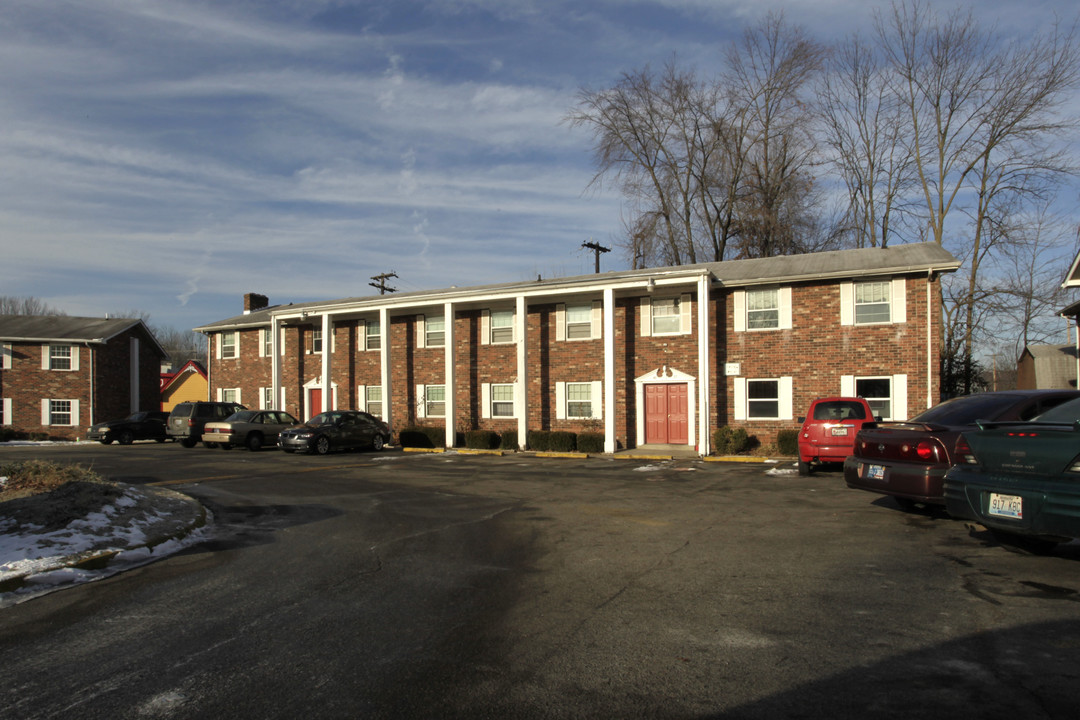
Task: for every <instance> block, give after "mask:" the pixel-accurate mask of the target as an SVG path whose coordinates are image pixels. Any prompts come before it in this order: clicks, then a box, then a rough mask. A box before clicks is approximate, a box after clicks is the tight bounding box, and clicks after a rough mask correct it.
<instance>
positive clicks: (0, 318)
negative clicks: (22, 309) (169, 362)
mask: <svg viewBox="0 0 1080 720" xmlns="http://www.w3.org/2000/svg"><path fill="white" fill-rule="evenodd" d="M135 325H141V326H142V328H143V330H144V331H145V333H146V335H147V337H149V338H150V339H151V340H153V342H154V345H155V346H156V347H157V348H158V350H159V351H160V352H161V355H162V356H167V353H166V352H165V350H164V349H163V348H162V347H161V345H160V344H158V342H157V339H156V338H154V335H153V333H151V332H150V330H149V328H147V327H146V324H145V323H144V322H143V321H142V320H139V319H132V318H88V317H70V316H68V315H0V340H7V341H25V342H50V341H57V340H63V341H68V342H78V343H103V342H106V341H108V340H109V339H110V338H113V337H115V336H117V335H119V334H120V333H122V332H124V331H125V330H128V329H129V328H131V327H133V326H135Z"/></svg>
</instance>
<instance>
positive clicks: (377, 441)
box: [371, 435, 383, 452]
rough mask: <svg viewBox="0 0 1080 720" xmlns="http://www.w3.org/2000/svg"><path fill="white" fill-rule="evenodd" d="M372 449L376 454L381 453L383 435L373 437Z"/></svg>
mask: <svg viewBox="0 0 1080 720" xmlns="http://www.w3.org/2000/svg"><path fill="white" fill-rule="evenodd" d="M371 449H372V450H374V451H375V452H379V451H380V450H382V449H383V439H382V435H376V436H375V437H373V438H372V439H371Z"/></svg>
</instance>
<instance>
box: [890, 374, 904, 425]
mask: <svg viewBox="0 0 1080 720" xmlns="http://www.w3.org/2000/svg"><path fill="white" fill-rule="evenodd" d="M892 414H893V416H892V417H891V418H889V419H891V420H907V419H908V411H907V375H893V377H892Z"/></svg>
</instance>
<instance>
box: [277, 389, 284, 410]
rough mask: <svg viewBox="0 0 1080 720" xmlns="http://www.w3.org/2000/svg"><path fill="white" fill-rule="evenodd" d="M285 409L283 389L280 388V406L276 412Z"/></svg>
mask: <svg viewBox="0 0 1080 720" xmlns="http://www.w3.org/2000/svg"><path fill="white" fill-rule="evenodd" d="M284 409H285V388H281V404H280V405H278V410H284Z"/></svg>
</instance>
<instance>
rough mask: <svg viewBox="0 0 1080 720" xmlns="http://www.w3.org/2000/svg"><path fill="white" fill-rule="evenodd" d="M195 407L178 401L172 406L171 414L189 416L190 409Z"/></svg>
mask: <svg viewBox="0 0 1080 720" xmlns="http://www.w3.org/2000/svg"><path fill="white" fill-rule="evenodd" d="M193 407H195V406H194V405H191V404H189V403H180V404H179V405H177V406H176V407H174V408H173V411H172V414H173V415H175V416H177V417H191V409H192V408H193Z"/></svg>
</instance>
